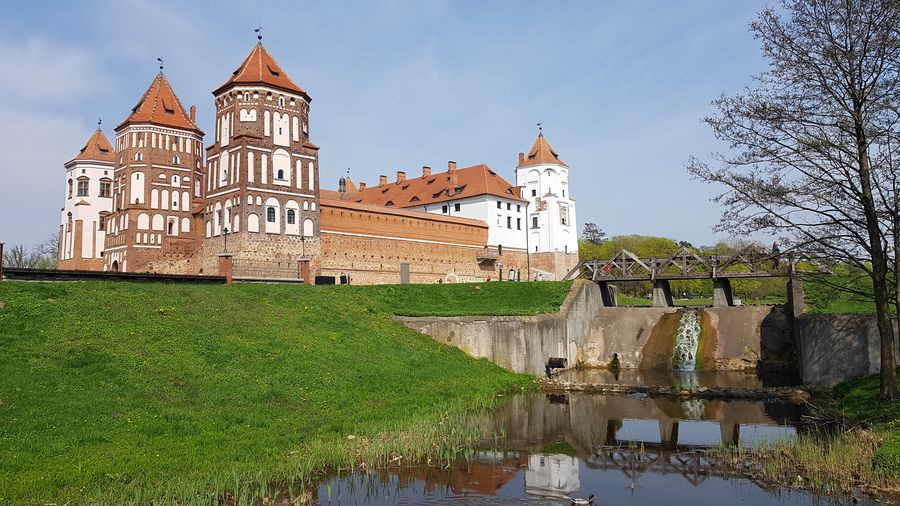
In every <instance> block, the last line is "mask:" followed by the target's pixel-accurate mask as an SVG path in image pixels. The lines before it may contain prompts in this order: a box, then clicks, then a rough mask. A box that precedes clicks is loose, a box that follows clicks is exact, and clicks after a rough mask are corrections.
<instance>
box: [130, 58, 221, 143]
mask: <svg viewBox="0 0 900 506" xmlns="http://www.w3.org/2000/svg"><path fill="white" fill-rule="evenodd" d="M132 123H152V124H154V125H161V126H167V127H173V128H180V129H182V130H193V131H195V132H197V133H199V134H201V135H202V134H203V132H202V131H201V130H200V129H199V128H197V125H196V124H195V123H194V122H193V121H191V117H190V116H188V114H187V112H185V110H184V107H182V106H181V101H180V100H178V96H177V95H175V91H173V90H172V86H171V85H169V81H168V79H166V76H165V75H164V74H163V73H162V72H160V73H159V74H157V75H156V78H155V79H153V82H152V83H150V87H149V88H147V91H145V92H144V95H143V96H142V97H141V99H140V100H139V101H138V103H137V105H135V106H134V108H132V109H131V115H130V116H128V118H127V119H126V120H125V121H123V122H122V123H120V124H119V126H117V127H116V129H117V130H118V129H119V128H122V127H123V126H125V125H127V124H132Z"/></svg>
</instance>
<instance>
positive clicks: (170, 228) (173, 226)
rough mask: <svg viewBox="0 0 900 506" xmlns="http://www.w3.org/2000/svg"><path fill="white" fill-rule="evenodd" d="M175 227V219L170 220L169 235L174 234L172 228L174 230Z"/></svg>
mask: <svg viewBox="0 0 900 506" xmlns="http://www.w3.org/2000/svg"><path fill="white" fill-rule="evenodd" d="M174 228H175V222H174V221H170V222H169V229H168V232H169V235H172V230H173V229H174Z"/></svg>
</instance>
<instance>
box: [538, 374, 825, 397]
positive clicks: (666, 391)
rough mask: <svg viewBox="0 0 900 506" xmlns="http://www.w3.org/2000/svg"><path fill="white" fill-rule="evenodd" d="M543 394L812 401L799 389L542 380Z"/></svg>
mask: <svg viewBox="0 0 900 506" xmlns="http://www.w3.org/2000/svg"><path fill="white" fill-rule="evenodd" d="M540 389H541V391H542V392H544V393H563V392H584V393H592V394H608V395H628V394H644V395H648V396H650V397H670V398H675V399H690V398H693V399H719V400H729V399H735V400H737V399H748V400H765V399H779V400H785V401H789V402H794V403H804V402H806V401H808V400H809V399H810V398H811V395H810V393H809V391H807V390H806V389H804V388H800V387H758V388H739V387H705V386H698V387H685V386H679V385H672V386H648V385H622V384H619V383H587V382H579V381H567V380H556V379H542V380H540Z"/></svg>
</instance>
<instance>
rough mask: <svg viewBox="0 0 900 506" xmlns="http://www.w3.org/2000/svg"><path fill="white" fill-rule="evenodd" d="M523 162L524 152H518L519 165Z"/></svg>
mask: <svg viewBox="0 0 900 506" xmlns="http://www.w3.org/2000/svg"><path fill="white" fill-rule="evenodd" d="M523 163H525V153H519V165H522V164H523Z"/></svg>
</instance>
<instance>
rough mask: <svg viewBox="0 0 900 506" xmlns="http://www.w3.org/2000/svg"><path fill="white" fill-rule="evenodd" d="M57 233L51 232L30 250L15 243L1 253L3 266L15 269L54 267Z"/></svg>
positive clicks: (56, 251)
mask: <svg viewBox="0 0 900 506" xmlns="http://www.w3.org/2000/svg"><path fill="white" fill-rule="evenodd" d="M58 248H59V234H52V235H51V236H50V237H48V238H47V239H46V240H45V241H43V242H40V243H38V244H36V245H35V246H34V247H33V248H31V251H29V250H28V249H27V248H25V246H23V245H21V244H16V245H14V246H13V247H11V248H9V250H8V251H6V252H4V254H3V266H4V267H9V268H16V269H56V257H57V254H58Z"/></svg>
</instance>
